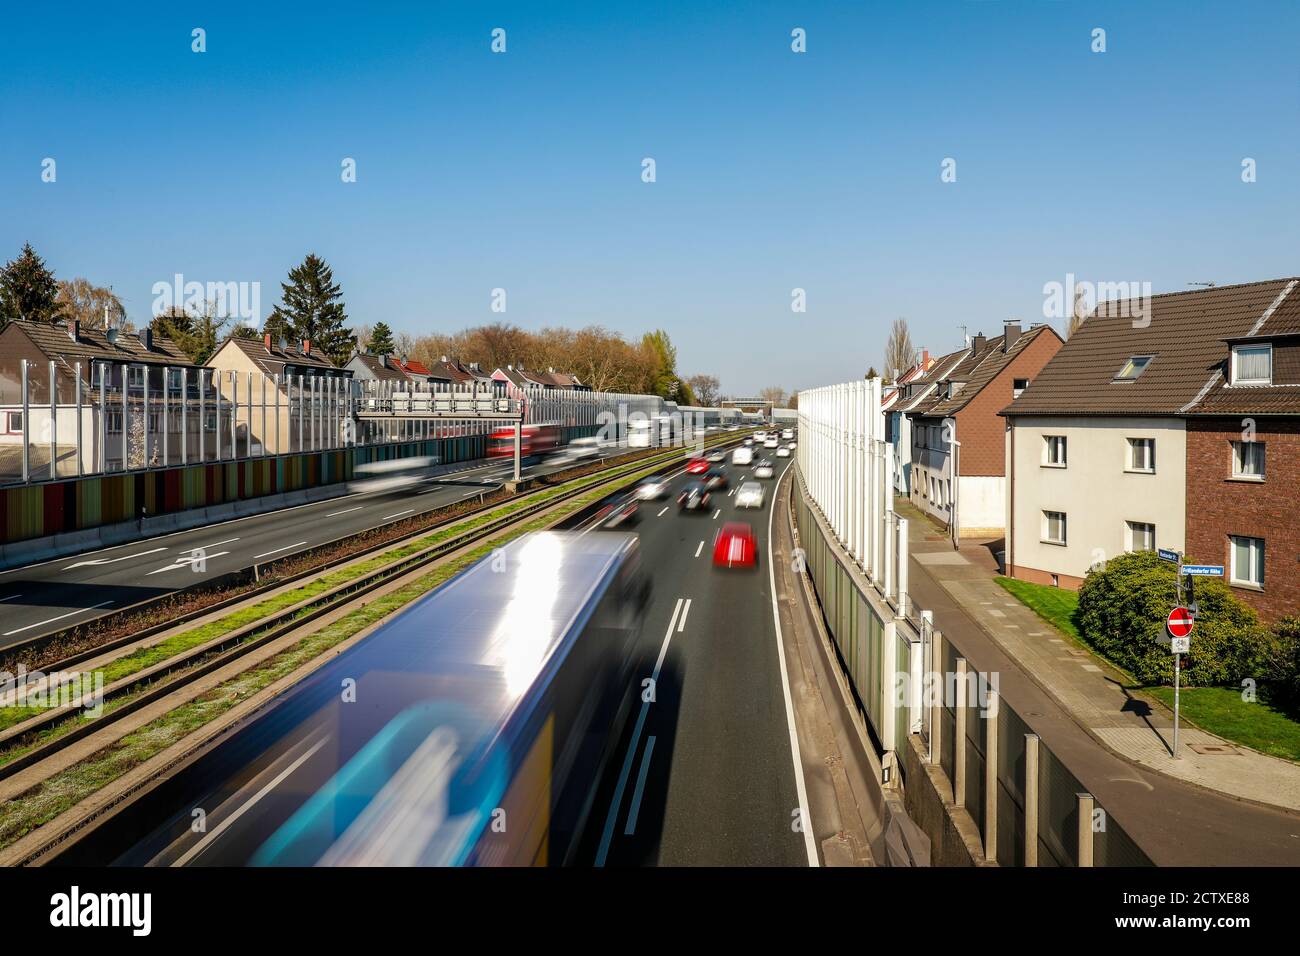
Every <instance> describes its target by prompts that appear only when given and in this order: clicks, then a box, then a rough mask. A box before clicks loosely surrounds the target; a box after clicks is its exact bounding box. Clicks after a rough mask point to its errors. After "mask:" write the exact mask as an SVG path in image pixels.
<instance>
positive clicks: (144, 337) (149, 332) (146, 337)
mask: <svg viewBox="0 0 1300 956" xmlns="http://www.w3.org/2000/svg"><path fill="white" fill-rule="evenodd" d="M139 339H140V344H141V345H143V346H144V350H145V351H146V352H152V351H153V329H151V328H149V327H148V326H146V327H145V328H143V329H141V330H140V335H139Z"/></svg>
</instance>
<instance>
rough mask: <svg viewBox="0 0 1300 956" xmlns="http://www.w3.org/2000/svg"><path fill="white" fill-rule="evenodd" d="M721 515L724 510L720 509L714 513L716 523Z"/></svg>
mask: <svg viewBox="0 0 1300 956" xmlns="http://www.w3.org/2000/svg"><path fill="white" fill-rule="evenodd" d="M720 514H722V509H721V508H719V509H718V510H717V511H715V512H713V520H714V521H717V520H718V515H720Z"/></svg>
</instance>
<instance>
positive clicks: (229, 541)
mask: <svg viewBox="0 0 1300 956" xmlns="http://www.w3.org/2000/svg"><path fill="white" fill-rule="evenodd" d="M238 540H239V539H238V538H227V539H226V540H225V541H213V542H212V543H211V544H198V545H195V546H194V547H193V548H190V550H191V551H193V550H195V548H219V547H221V546H222V545H223V544H234V543H235V542H236V541H238Z"/></svg>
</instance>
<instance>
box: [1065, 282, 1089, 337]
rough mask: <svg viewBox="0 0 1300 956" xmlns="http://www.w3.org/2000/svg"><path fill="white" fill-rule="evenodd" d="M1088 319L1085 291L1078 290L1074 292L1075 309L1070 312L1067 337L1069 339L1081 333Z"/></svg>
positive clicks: (1066, 331)
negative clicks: (1078, 332) (1076, 333)
mask: <svg viewBox="0 0 1300 956" xmlns="http://www.w3.org/2000/svg"><path fill="white" fill-rule="evenodd" d="M1087 317H1088V300H1087V298H1086V297H1085V296H1084V294H1083V289H1082V288H1076V289H1075V290H1074V307H1073V308H1072V309H1071V310H1070V324H1069V326H1068V327H1067V328H1066V330H1065V337H1066V338H1067V339H1068V338H1070V337H1071V336H1072V335H1074V333H1075V332H1077V331H1079V326H1081V325H1083V320H1084V319H1086V318H1087Z"/></svg>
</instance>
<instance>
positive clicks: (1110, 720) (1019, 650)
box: [896, 502, 1300, 813]
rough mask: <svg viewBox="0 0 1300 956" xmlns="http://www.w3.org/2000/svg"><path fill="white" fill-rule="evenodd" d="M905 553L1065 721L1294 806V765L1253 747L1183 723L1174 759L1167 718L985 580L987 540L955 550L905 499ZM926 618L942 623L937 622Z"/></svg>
mask: <svg viewBox="0 0 1300 956" xmlns="http://www.w3.org/2000/svg"><path fill="white" fill-rule="evenodd" d="M896 507H898V508H899V510H900V513H901V514H904V515H905V516H906V517H907V518H908V519H909V521H908V529H909V533H908V539H909V545H910V547H911V555H912V559H913V560H914V561H915V562H916V563H917V564H919V565H920V566H921V567H922V569H923V570H924V572H925V573H926V575H928V576H929V577H930V578H931V579H933V580H934V581H935V582H936V583H938V584H939V585H940V586H941V587H942V588H943V589H944V590H945V591H946V592H948V594H949V595H950V596H951V597H952V598H953V599H954V600H955V602H956V603H957V604H958V605H960V606H961V607H962V608H963V609H964V610H965V611H966V613H967V614H968V615H969V616H970V617H971V618H972V619H973V620H974V621H975V622H976V623H977V624H978V625H979V626H980V628H981V629H982V630H983V631H984V632H985V633H986V634H987V635H988V637H989V638H990V639H991V640H992V641H993V643H994V644H996V645H997V646H998V647H999V648H1000V649H1001V650H1002V651H1003V652H1004V653H1005V654H1006V655H1007V656H1008V657H1010V658H1011V659H1012V660H1014V661H1016V662H1017V663H1019V664H1020V665H1021V666H1022V667H1023V669H1024V670H1025V671H1026V672H1027V673H1028V674H1029V675H1030V676H1031V677H1032V678H1033V679H1034V681H1035V682H1037V683H1038V684H1039V685H1040V686H1041V687H1042V688H1043V689H1044V690H1045V691H1046V692H1047V693H1048V694H1049V695H1050V696H1051V697H1053V698H1054V699H1055V700H1056V702H1057V703H1058V704H1060V705H1061V706H1062V707H1063V708H1064V709H1065V710H1066V711H1067V712H1069V714H1070V716H1071V717H1072V718H1073V719H1074V721H1075V722H1076V723H1077V724H1078V725H1079V726H1080V727H1082V728H1083V729H1084V730H1086V731H1087V732H1088V733H1089V734H1090V735H1091V736H1092V737H1093V738H1094V739H1096V740H1097V741H1098V742H1100V743H1101V744H1102V745H1104V746H1105V747H1106V748H1108V749H1109V750H1111V751H1112V752H1114V753H1116V754H1118V755H1119V756H1121V757H1123V758H1125V759H1127V760H1129V761H1132V762H1133V763H1137V764H1141V765H1142V766H1145V767H1147V768H1149V769H1151V770H1154V771H1157V772H1158V773H1161V774H1165V775H1167V776H1170V777H1173V778H1176V779H1178V780H1182V781H1185V782H1187V783H1190V784H1193V785H1195V786H1199V787H1204V788H1206V789H1209V790H1215V791H1218V792H1219V793H1222V794H1225V795H1227V796H1230V797H1235V798H1237V799H1240V800H1249V801H1251V802H1254V803H1258V804H1262V805H1265V806H1270V807H1277V808H1280V809H1284V810H1288V811H1292V812H1297V813H1300V764H1295V763H1292V762H1290V761H1288V760H1282V759H1279V758H1277V757H1270V756H1267V755H1265V754H1261V753H1257V752H1256V751H1253V750H1249V749H1247V748H1245V747H1241V746H1237V745H1234V744H1231V743H1229V742H1227V741H1225V740H1222V739H1221V738H1219V737H1216V736H1214V735H1213V734H1208V733H1206V732H1205V731H1202V730H1198V729H1196V728H1194V727H1190V726H1187V725H1186V724H1183V726H1182V727H1180V729H1179V748H1180V750H1181V752H1182V756H1181V759H1178V760H1175V759H1174V757H1173V754H1172V747H1173V718H1172V715H1170V714H1169V713H1168V712H1167V711H1166V710H1165V709H1164V708H1163V707H1160V706H1152V705H1150V704H1148V703H1147V702H1146V701H1145V700H1141V699H1139V698H1136V697H1134V696H1132V695H1131V694H1129V693H1128V692H1127V691H1126V690H1125V689H1124V686H1125V683H1126V682H1125V679H1124V678H1123V677H1122V676H1121V675H1120V673H1119V672H1118V671H1116V670H1115V669H1114V668H1113V667H1111V666H1110V665H1109V664H1107V663H1105V662H1104V661H1103V660H1102V659H1101V658H1099V657H1097V656H1096V655H1094V654H1093V653H1091V652H1090V651H1088V650H1085V649H1083V648H1081V647H1079V646H1078V645H1077V644H1076V643H1075V642H1074V641H1073V640H1072V639H1071V638H1069V637H1066V636H1064V635H1061V634H1060V633H1059V632H1058V631H1056V630H1055V629H1054V628H1053V627H1052V626H1051V625H1050V624H1048V623H1047V622H1046V621H1044V620H1043V619H1042V618H1040V617H1039V616H1038V615H1037V614H1035V613H1034V612H1033V611H1032V610H1030V609H1029V608H1027V607H1025V606H1024V605H1023V604H1021V603H1020V602H1019V601H1017V600H1016V599H1015V598H1014V597H1012V596H1011V594H1009V593H1008V592H1007V591H1005V590H1004V589H1003V588H1002V587H1001V586H999V585H998V584H997V582H996V581H994V580H993V578H994V576H995V575H996V574H997V573H998V571H997V559H996V558H995V556H994V555H993V553H992V552H991V551H990V549H989V547H988V546H987V542H979V541H974V540H972V541H968V542H963V543H962V545H961V549H960V550H959V551H954V550H953V549H952V545H951V543H950V542H949V541H948V540H947V538H946V537H945V536H944V534H943V533H942V532H941V531H939V530H938V529H937V528H936V526H935V525H934V524H932V523H931V522H930V520H929V519H928V518H926V517H925V516H923V515H922V514H921V513H920V512H919V511H917V510H916V509H915V508H913V507H912V506H911V505H909V504H907V503H905V502H898V503H897V504H896ZM936 626H939V627H940V628H941V629H942V626H941V624H940V623H939V622H936Z"/></svg>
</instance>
